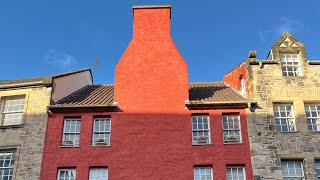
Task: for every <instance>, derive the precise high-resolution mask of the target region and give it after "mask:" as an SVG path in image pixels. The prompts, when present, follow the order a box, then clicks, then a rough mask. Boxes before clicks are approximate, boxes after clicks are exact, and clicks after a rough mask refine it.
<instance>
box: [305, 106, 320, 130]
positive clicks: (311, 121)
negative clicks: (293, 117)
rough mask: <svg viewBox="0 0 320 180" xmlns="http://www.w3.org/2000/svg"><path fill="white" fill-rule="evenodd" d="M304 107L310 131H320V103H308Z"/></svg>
mask: <svg viewBox="0 0 320 180" xmlns="http://www.w3.org/2000/svg"><path fill="white" fill-rule="evenodd" d="M304 109H305V111H306V116H307V122H308V129H309V131H320V105H315V104H306V105H305V106H304Z"/></svg>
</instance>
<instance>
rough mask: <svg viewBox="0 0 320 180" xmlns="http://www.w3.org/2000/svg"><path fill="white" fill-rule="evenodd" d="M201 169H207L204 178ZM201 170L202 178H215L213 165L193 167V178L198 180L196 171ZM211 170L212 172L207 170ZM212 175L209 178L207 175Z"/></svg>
mask: <svg viewBox="0 0 320 180" xmlns="http://www.w3.org/2000/svg"><path fill="white" fill-rule="evenodd" d="M201 169H204V170H205V174H204V176H205V177H204V179H203V178H202V176H201V175H203V174H201ZM198 170H199V173H200V177H199V178H200V180H213V170H212V167H210V166H196V167H193V179H194V180H198V179H197V177H196V171H198ZM208 170H210V174H207V171H208ZM208 175H210V178H207V177H206V176H208Z"/></svg>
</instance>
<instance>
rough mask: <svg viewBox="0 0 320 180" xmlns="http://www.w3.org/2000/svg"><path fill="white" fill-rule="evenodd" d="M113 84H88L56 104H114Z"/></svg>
mask: <svg viewBox="0 0 320 180" xmlns="http://www.w3.org/2000/svg"><path fill="white" fill-rule="evenodd" d="M113 92H114V90H113V85H108V84H107V85H88V86H85V87H83V88H82V89H79V90H78V91H76V92H74V93H72V94H70V95H69V96H67V97H65V98H63V99H61V100H60V101H58V102H57V103H56V106H86V105H91V106H94V105H97V106H99V105H107V106H108V105H112V103H113Z"/></svg>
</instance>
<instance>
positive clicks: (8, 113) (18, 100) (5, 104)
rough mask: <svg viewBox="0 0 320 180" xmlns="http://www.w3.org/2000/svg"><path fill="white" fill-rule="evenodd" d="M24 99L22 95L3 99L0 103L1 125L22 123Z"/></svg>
mask: <svg viewBox="0 0 320 180" xmlns="http://www.w3.org/2000/svg"><path fill="white" fill-rule="evenodd" d="M24 101H25V100H24V97H23V96H14V97H8V98H4V99H3V101H2V104H1V126H8V125H17V124H21V123H22V117H23V110H24Z"/></svg>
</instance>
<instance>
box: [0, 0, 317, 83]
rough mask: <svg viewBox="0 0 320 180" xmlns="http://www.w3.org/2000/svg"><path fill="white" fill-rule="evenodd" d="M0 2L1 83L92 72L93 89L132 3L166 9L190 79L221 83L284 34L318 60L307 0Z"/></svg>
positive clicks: (126, 28)
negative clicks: (167, 6)
mask: <svg viewBox="0 0 320 180" xmlns="http://www.w3.org/2000/svg"><path fill="white" fill-rule="evenodd" d="M302 2H303V1H298V0H282V1H279V0H269V1H263V0H250V1H249V0H243V1H231V0H225V1H212V0H202V1H194V0H180V1H178V0H176V1H173V0H172V1H168V0H167V1H160V0H151V1H150V0H149V1H143V0H131V1H119V0H118V1H116V0H108V1H106V0H94V1H84V0H77V1H76V0H67V1H66V0H54V1H50V2H49V1H40V0H37V1H35V0H28V1H16V0H10V1H5V0H0V66H1V70H0V79H1V80H6V79H17V78H23V77H36V76H44V75H52V74H56V73H60V72H65V71H71V70H76V69H80V68H86V67H89V68H92V67H93V66H94V63H95V59H96V58H97V57H99V59H100V61H101V63H100V65H99V66H98V67H97V68H96V70H95V72H94V81H95V83H96V84H109V83H113V81H114V68H115V65H116V64H117V62H118V60H119V59H120V57H121V55H122V53H123V52H124V50H125V48H126V47H127V45H128V43H129V42H130V40H131V37H132V9H131V7H132V6H133V5H144V4H171V5H172V19H171V36H172V38H173V40H174V41H175V44H176V45H177V47H178V49H179V50H180V53H181V54H182V56H183V57H184V59H185V61H186V62H187V64H188V67H189V81H190V82H195V81H219V80H222V77H223V74H224V73H226V72H227V71H229V70H230V69H232V68H233V67H234V66H236V65H237V64H239V63H240V62H241V61H243V60H244V59H245V58H246V57H247V54H248V51H249V50H257V56H258V59H265V58H266V56H267V53H268V51H269V49H270V47H271V46H272V44H273V43H274V42H275V41H276V39H277V38H278V37H279V36H280V35H281V34H282V32H283V31H289V32H290V33H291V34H293V35H294V36H295V37H296V38H298V39H299V40H300V41H302V42H303V43H304V44H305V45H306V47H307V53H308V57H309V59H312V60H316V59H320V33H319V32H320V11H319V7H320V1H319V0H308V1H307V2H308V3H302Z"/></svg>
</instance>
